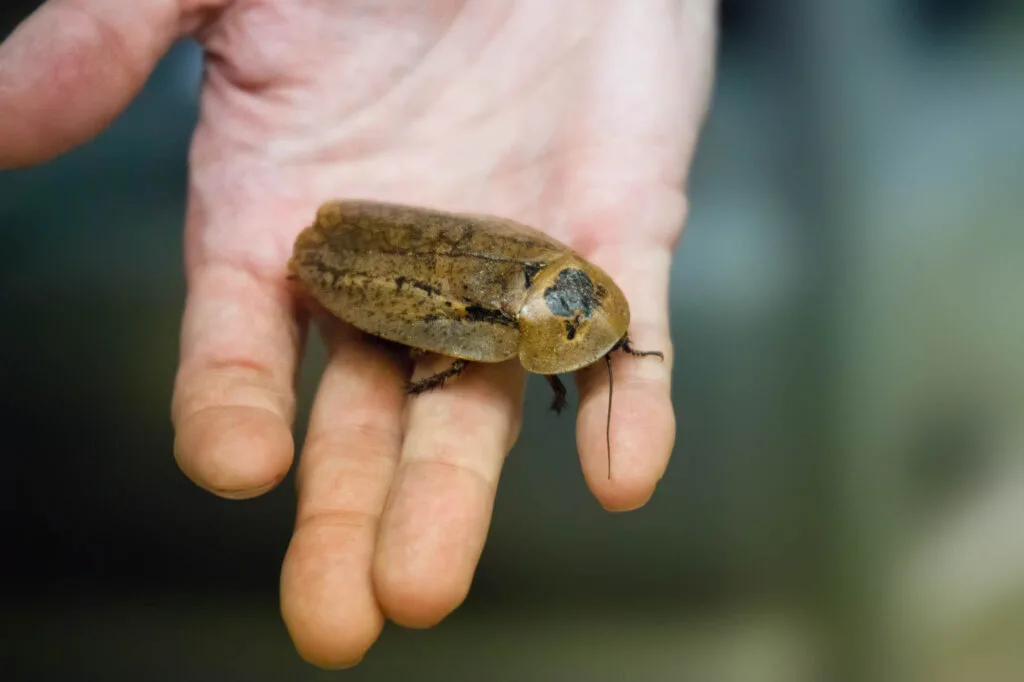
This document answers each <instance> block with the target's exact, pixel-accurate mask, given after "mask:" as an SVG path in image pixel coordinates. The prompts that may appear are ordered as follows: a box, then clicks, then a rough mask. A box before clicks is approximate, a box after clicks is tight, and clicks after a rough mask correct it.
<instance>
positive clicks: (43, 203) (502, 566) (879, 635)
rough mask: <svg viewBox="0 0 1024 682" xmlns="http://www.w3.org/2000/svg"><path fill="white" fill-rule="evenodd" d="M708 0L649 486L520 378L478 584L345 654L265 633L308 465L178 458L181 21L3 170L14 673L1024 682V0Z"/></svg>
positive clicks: (2, 301) (6, 593)
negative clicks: (615, 499)
mask: <svg viewBox="0 0 1024 682" xmlns="http://www.w3.org/2000/svg"><path fill="white" fill-rule="evenodd" d="M35 4H36V3H32V2H17V1H12V0H8V1H7V2H6V3H5V4H4V6H3V9H0V17H2V18H3V22H4V29H5V34H6V32H8V31H10V30H11V29H13V27H14V26H15V24H16V23H17V22H18V21H19V20H20V19H21V18H23V17H24V16H25V15H26V14H27V13H28V12H29V11H30V10H31V9H32V8H33V6H34V5H35ZM721 21H722V27H723V35H722V41H721V44H720V46H719V71H718V76H717V82H716V88H715V92H714V100H713V103H712V110H711V114H710V118H709V120H708V123H707V125H706V127H705V131H704V135H703V137H702V141H701V145H700V150H699V153H698V157H697V160H696V163H695V167H694V172H693V179H692V184H691V189H690V198H691V202H692V208H691V210H692V213H691V217H690V220H689V223H688V226H687V229H686V232H685V234H684V237H683V239H682V241H681V243H680V247H679V251H678V257H677V259H676V262H675V269H674V274H673V279H672V286H673V292H672V303H673V316H674V317H673V329H674V332H673V333H674V340H675V344H676V353H677V364H676V370H675V388H674V399H675V402H676V406H677V412H676V414H677V418H678V423H679V435H678V441H677V442H678V445H677V448H676V453H675V456H674V460H673V462H672V464H671V466H670V468H669V471H668V474H667V476H666V477H665V479H664V481H663V483H662V485H661V487H660V488H659V490H658V492H657V494H656V495H655V497H654V498H653V500H652V501H651V502H650V503H649V504H648V505H647V506H646V507H645V508H644V509H642V510H640V511H637V512H633V513H630V514H620V515H613V514H608V513H606V512H603V511H602V510H601V509H600V508H599V507H598V505H597V504H596V502H595V501H594V500H593V498H592V496H591V495H590V493H589V492H588V491H587V490H586V488H585V485H584V482H583V479H582V475H581V474H580V471H579V465H578V463H577V459H576V454H575V446H574V440H573V438H574V433H573V428H572V423H571V420H569V421H566V420H565V419H561V420H559V419H557V418H556V417H555V416H553V415H551V414H550V413H548V412H547V411H546V406H547V401H548V398H547V394H546V390H547V387H546V386H545V385H544V384H543V381H541V382H534V383H532V384H531V386H530V390H529V394H528V404H527V413H526V417H525V419H526V421H525V428H524V432H523V435H522V437H521V439H520V441H519V443H518V445H517V446H516V449H515V451H514V452H513V454H512V456H511V457H510V459H509V461H508V465H507V468H506V473H505V475H504V479H503V481H502V486H501V489H500V491H499V495H498V501H497V506H496V509H495V513H494V523H493V528H492V532H491V535H490V537H489V540H488V544H487V547H486V550H485V552H484V555H483V559H482V562H481V565H480V570H479V572H478V574H477V577H476V581H475V583H474V585H473V588H472V591H471V593H470V596H469V598H468V600H467V602H466V603H465V605H464V606H463V607H462V608H461V609H459V610H458V611H457V612H456V613H455V614H454V615H453V616H452V617H451V618H449V619H448V620H446V621H445V622H444V623H443V624H441V625H440V626H439V627H437V628H435V629H432V630H429V631H406V630H402V629H399V628H393V627H389V628H388V629H387V630H386V631H385V633H384V635H383V636H382V638H381V640H380V641H379V643H378V644H377V645H376V646H375V647H374V648H373V649H372V650H371V652H370V654H369V655H368V657H367V658H366V659H365V661H364V662H363V663H362V664H361V665H360V666H359V667H357V668H355V669H352V670H349V671H345V672H341V673H326V672H322V671H318V670H316V669H314V668H312V667H310V666H308V665H306V664H304V663H303V662H302V661H301V660H300V659H299V658H298V657H297V656H296V654H295V653H294V650H293V649H292V646H291V643H290V642H289V640H288V637H287V634H286V632H285V629H284V627H283V625H282V624H281V622H280V617H279V613H278V603H277V587H278V584H277V580H278V571H279V568H280V563H281V558H282V556H283V553H284V550H285V548H286V546H287V542H288V539H289V533H290V530H291V524H292V521H293V514H294V503H295V500H294V492H293V488H292V485H291V482H290V481H287V482H286V483H285V484H284V485H282V486H280V487H279V488H278V489H277V490H275V491H273V492H272V493H270V494H268V495H265V496H264V497H261V498H259V499H256V500H251V501H246V502H228V501H224V500H220V499H217V498H215V497H213V496H212V495H209V494H207V493H204V492H202V491H200V490H199V489H197V488H196V487H194V486H193V485H192V484H191V483H190V482H189V481H187V480H186V479H185V477H184V476H183V475H182V474H181V473H180V472H179V471H178V470H177V468H176V467H175V464H174V461H173V458H172V454H171V443H172V432H171V429H170V422H169V400H170V391H171V382H172V378H173V374H174V371H175V362H176V357H177V340H178V325H179V318H180V313H181V309H182V302H183V296H184V288H183V283H182V275H181V223H182V218H183V210H184V192H185V177H186V166H185V161H186V151H187V146H188V143H189V136H190V133H191V128H192V126H193V123H194V120H195V114H196V92H197V87H198V83H199V77H200V72H199V70H200V68H201V54H200V53H199V51H198V49H197V48H196V46H195V45H194V44H191V43H183V44H181V45H179V46H177V47H176V48H175V49H174V50H173V52H172V53H171V54H169V55H168V56H167V58H166V59H165V60H164V62H163V63H162V64H161V66H160V67H159V69H158V70H157V72H156V73H155V74H154V75H153V77H152V79H151V81H150V83H149V84H148V86H147V87H146V89H145V91H144V92H143V93H142V94H141V95H140V96H139V98H138V99H137V101H136V102H135V103H134V104H133V105H132V106H131V108H130V109H129V110H128V111H127V112H126V113H125V114H124V115H123V116H121V117H120V119H119V120H118V121H117V123H116V124H115V125H114V126H113V127H112V128H111V129H110V130H109V131H107V132H106V133H104V134H103V135H102V136H101V137H100V138H98V139H97V140H96V141H94V142H92V143H90V144H87V145H85V146H84V147H82V148H80V149H78V150H76V151H74V152H73V153H70V154H67V155H66V156H64V157H62V158H60V159H58V160H56V161H54V162H52V163H49V164H46V165H44V166H42V167H39V168H34V169H31V170H25V171H18V172H4V173H3V174H2V175H0V235H2V239H3V245H4V246H3V248H2V249H0V259H2V265H0V296H2V298H0V306H2V307H0V313H2V334H0V380H2V384H0V385H2V387H3V390H2V393H0V410H2V411H0V418H2V422H0V425H2V427H3V443H4V454H5V457H4V465H5V469H4V472H3V473H2V474H0V532H2V538H3V546H4V551H3V555H4V557H5V558H4V559H3V560H2V561H0V577H2V590H0V613H2V614H3V617H2V620H0V679H2V680H21V679H25V680H28V679H32V680H43V679H66V678H68V677H70V676H82V677H84V678H85V679H104V680H106V679H120V678H132V679H166V680H178V679H182V680H184V679H211V680H212V679H250V680H271V679H289V680H305V679H310V680H312V679H328V678H337V677H340V678H342V679H350V680H399V679H438V680H442V679H443V680H562V679H573V678H575V677H579V678H585V679H588V680H634V679H636V680H696V681H699V682H775V681H776V680H778V681H780V682H783V681H784V682H803V681H805V680H806V681H811V680H815V681H817V680H844V679H846V680H872V681H874V680H882V679H894V680H901V681H908V682H909V681H915V682H916V681H920V682H947V681H949V682H952V681H957V682H960V681H965V682H968V681H969V682H997V681H998V682H1003V681H1006V682H1011V681H1012V682H1019V681H1020V680H1024V362H1022V358H1024V226H1022V223H1024V220H1022V217H1024V199H1022V195H1024V7H1022V6H1021V3H1015V2H1012V1H1010V0H1007V1H1006V2H999V1H997V0H988V1H980V0H975V1H971V0H835V1H833V2H821V1H820V0H776V2H772V3H762V2H758V1H757V0H732V1H729V0H726V1H725V2H723V3H722V6H721ZM2 127H3V122H2V121H0V134H2ZM322 359H323V356H322V353H321V351H320V349H319V347H317V346H316V345H313V346H311V349H310V355H309V358H308V360H307V363H306V370H305V373H304V379H303V402H302V407H303V412H302V413H301V414H300V418H299V423H300V424H301V423H302V422H303V419H304V415H305V410H306V409H307V408H308V405H309V400H310V394H311V391H312V389H313V387H314V384H315V380H316V371H317V368H318V367H319V366H320V363H321V362H322ZM570 397H573V396H572V395H571V396H570ZM302 436H303V434H302V432H301V431H300V432H299V433H297V438H299V439H300V440H301V438H302Z"/></svg>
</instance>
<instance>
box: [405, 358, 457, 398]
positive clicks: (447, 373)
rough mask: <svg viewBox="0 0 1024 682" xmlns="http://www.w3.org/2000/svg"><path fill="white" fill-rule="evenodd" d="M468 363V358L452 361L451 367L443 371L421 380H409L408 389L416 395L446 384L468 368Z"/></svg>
mask: <svg viewBox="0 0 1024 682" xmlns="http://www.w3.org/2000/svg"><path fill="white" fill-rule="evenodd" d="M468 364H469V362H468V361H466V360H456V361H455V362H453V363H452V365H451V367H449V368H448V369H446V370H444V371H442V372H438V373H437V374H433V375H431V376H429V377H427V378H425V379H420V380H419V381H412V382H409V384H408V385H407V386H406V389H407V391H408V392H409V393H410V394H412V395H416V394H418V393H423V392H424V391H429V390H431V389H433V388H437V387H438V386H442V385H444V382H446V381H448V380H449V379H451V378H452V377H455V376H458V375H459V374H461V373H462V370H464V369H466V365H468Z"/></svg>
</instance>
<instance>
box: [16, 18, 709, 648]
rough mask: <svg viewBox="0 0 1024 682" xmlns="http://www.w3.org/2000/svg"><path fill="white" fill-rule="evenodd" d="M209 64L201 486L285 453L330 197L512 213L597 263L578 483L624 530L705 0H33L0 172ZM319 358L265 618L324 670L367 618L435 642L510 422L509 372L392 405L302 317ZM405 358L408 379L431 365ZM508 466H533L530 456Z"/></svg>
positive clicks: (200, 241)
mask: <svg viewBox="0 0 1024 682" xmlns="http://www.w3.org/2000/svg"><path fill="white" fill-rule="evenodd" d="M186 35H194V36H195V37H196V38H197V39H198V40H199V41H200V42H201V43H202V45H203V46H204V48H205V49H206V53H207V62H206V68H207V71H206V75H205V80H204V84H203V91H202V100H201V107H202V108H201V114H200V121H199V125H198V127H197V129H196V132H195V137H194V140H193V144H192V147H191V151H190V182H189V195H188V213H187V224H186V226H185V229H186V253H185V265H186V277H187V283H188V297H187V302H186V308H185V313H184V319H183V322H182V331H181V357H180V364H179V370H178V375H177V380H176V384H175V390H174V396H173V404H172V418H173V422H174V427H175V447H174V452H175V457H176V458H177V461H178V464H179V466H180V467H181V469H182V471H184V472H185V474H186V475H188V476H189V477H190V478H191V479H192V480H193V481H195V482H196V484H198V485H200V486H202V487H203V488H205V489H207V490H209V491H211V492H213V493H215V494H217V495H220V496H223V497H227V498H232V499H244V498H251V497H254V496H257V495H260V494H262V493H264V492H266V491H268V490H270V489H272V488H273V487H274V486H276V485H277V484H278V483H279V482H280V481H281V480H282V479H283V478H284V477H285V475H286V474H287V472H288V471H289V469H290V468H291V466H292V463H293V458H294V456H295V454H296V452H295V447H294V441H293V436H292V427H293V422H294V419H295V388H296V387H295V376H296V372H297V368H298V366H299V363H300V361H301V352H302V348H303V346H304V339H305V334H306V329H307V326H308V325H309V322H310V317H309V315H307V314H306V312H305V309H304V308H303V307H302V306H301V305H300V304H299V301H298V300H297V299H296V298H295V297H294V296H293V295H292V293H291V290H290V289H289V287H288V282H287V280H286V274H287V273H286V271H285V263H286V261H287V259H288V256H289V255H290V252H291V246H292V241H293V239H294V238H295V235H296V234H297V233H298V231H299V230H300V229H301V228H302V227H303V226H305V225H307V224H308V223H309V222H310V220H311V219H312V217H313V216H314V214H315V211H316V207H317V206H318V205H319V204H320V203H321V202H323V201H326V200H328V199H332V198H372V199H379V200H386V201H395V202H400V203H412V204H416V203H425V204H429V205H432V206H435V207H438V208H442V209H448V210H458V211H471V212H481V213H492V214H498V215H502V216H507V217H509V218H513V219H516V220H519V221H522V222H525V223H528V224H531V225H535V226H537V227H538V228H540V229H543V230H545V231H548V232H549V233H551V234H552V235H554V236H556V237H557V238H559V239H562V240H563V241H565V242H567V243H569V244H570V245H572V246H573V247H574V248H576V249H577V250H579V251H580V252H581V253H582V254H583V255H584V256H585V257H586V258H588V259H589V260H591V261H593V262H594V263H597V264H598V265H599V266H601V267H602V268H604V269H605V270H606V271H607V272H608V273H609V274H611V276H612V277H613V278H614V279H615V280H616V281H617V282H618V283H619V284H620V286H621V287H622V289H623V291H624V293H625V294H626V296H627V298H628V300H629V302H630V305H631V309H632V323H631V325H630V336H631V338H632V340H633V342H634V345H635V346H636V347H637V348H641V349H645V350H648V349H649V350H661V351H663V352H664V353H665V361H664V362H659V361H658V360H656V359H652V358H644V359H638V358H630V357H628V356H625V355H621V354H617V355H616V357H615V359H614V369H615V401H614V412H613V416H612V423H613V430H612V442H611V446H612V452H613V458H612V465H613V469H612V477H611V478H610V479H609V478H608V472H607V468H606V467H607V453H606V446H605V431H604V429H605V417H606V415H605V410H606V408H607V405H608V396H607V386H608V381H607V377H606V374H605V368H604V363H603V362H599V363H598V364H596V365H595V366H594V367H593V368H591V369H588V370H585V371H583V372H581V373H579V374H578V375H577V376H576V380H577V382H578V385H579V388H580V396H581V397H580V405H579V412H578V416H577V426H576V436H577V442H578V444H579V446H578V450H579V458H580V462H581V465H582V468H583V472H584V474H585V477H586V481H587V484H588V485H589V486H590V488H591V490H592V491H593V494H594V495H595V497H596V498H597V500H598V501H599V502H600V504H601V505H602V506H604V507H605V508H606V509H609V510H615V511H624V510H630V509H635V508H637V507H640V506H642V505H643V504H644V503H645V502H646V501H647V500H648V499H649V498H650V497H651V495H652V494H653V492H654V489H655V487H656V485H657V482H658V480H659V479H660V478H661V476H662V474H663V472H664V470H665V467H666V465H667V463H668V460H669V456H670V454H671V452H672V449H673V446H674V443H675V433H676V429H675V416H674V413H673V409H672V403H671V400H670V393H669V383H670V373H671V369H672V352H671V351H672V346H671V341H670V338H669V325H668V275H669V266H670V262H671V256H672V252H673V249H674V246H675V243H676V241H677V239H678V237H679V234H680V231H681V230H682V227H683V223H684V218H685V213H686V205H687V202H686V194H685V185H686V176H687V169H688V167H689V164H690V160H691V158H692V155H693V151H694V147H695V144H696V141H697V136H698V133H699V130H700V127H701V123H702V121H703V118H704V115H705V110H706V106H707V101H708V96H709V90H710V85H711V81H712V70H713V62H714V42H715V3H714V2H713V0H689V1H686V0H677V1H672V0H663V1H655V0H559V2H551V0H513V1H508V0H505V1H503V2H496V1H495V0H462V1H459V0H392V1H388V0H350V1H348V2H340V1H339V2H332V1H329V0H308V1H306V2H299V1H298V0H133V2H124V1H123V0H50V1H49V2H47V3H46V4H44V5H43V6H42V7H41V8H40V9H38V10H37V11H36V12H35V13H34V14H33V15H32V16H31V17H29V18H28V19H27V20H26V21H25V22H24V23H23V24H22V25H21V26H20V27H19V28H18V29H17V30H16V31H15V32H14V33H13V34H12V35H11V36H10V37H9V38H8V39H7V40H6V42H4V43H3V45H2V46H0V120H2V121H4V125H3V134H2V135H0V166H2V167H3V168H19V167H24V166H28V165H32V164H38V163H42V162H44V161H47V160H48V159H51V158H53V157H54V156H56V155H59V154H61V153H63V152H65V151H67V150H69V149H72V148H74V147H75V146H77V145H78V144H81V143H82V142H85V141H86V140H88V139H90V138H91V137H93V136H94V135H96V134H97V133H98V132H100V131H101V130H102V129H104V128H105V127H106V126H107V125H108V124H109V123H110V122H111V121H112V119H113V118H114V117H115V116H116V115H117V114H118V113H120V112H121V111H122V110H123V108H124V107H125V106H126V105H127V104H128V103H129V101H130V100H131V99H132V97H134V95H135V94H136V93H137V92H138V89H139V88H140V87H141V85H142V84H143V82H144V81H145V79H146V77H147V76H148V75H149V73H150V72H151V70H152V68H153V67H154V65H155V64H156V62H157V61H158V60H159V59H160V57H161V56H162V55H163V54H164V53H165V52H166V50H167V49H168V47H169V46H170V45H171V43H172V41H174V40H175V39H177V38H180V37H183V36H186ZM315 321H316V323H317V326H318V327H319V329H320V330H321V331H322V333H323V337H324V339H325V341H326V343H327V345H328V348H329V349H330V359H329V362H328V365H327V367H326V369H325V371H324V374H323V376H322V379H321V382H320V384H319V387H318V389H317V393H316V399H315V402H314V405H313V408H312V412H311V415H310V421H309V425H308V435H307V438H306V440H305V442H304V443H302V444H301V456H300V457H299V463H298V470H297V472H296V481H297V485H298V499H299V506H298V511H297V518H296V524H295V531H294V535H293V538H292V541H291V544H290V546H289V548H288V551H287V555H286V557H285V560H284V566H283V569H282V574H281V610H282V614H283V618H284V620H285V623H286V624H287V626H288V629H289V631H290V633H291V636H292V638H293V641H294V642H295V645H296V648H297V649H298V651H299V653H300V654H301V655H302V656H303V657H304V658H305V659H306V660H308V661H310V662H311V663H314V664H316V665H319V666H322V667H344V666H348V665H352V664H354V663H356V662H357V661H359V660H360V658H362V656H363V655H364V654H365V653H366V651H367V650H368V648H369V647H370V646H371V645H372V644H373V642H374V641H375V640H376V638H377V637H378V635H379V633H380V630H381V627H382V626H383V624H384V622H385V619H392V620H393V621H395V622H397V623H399V624H402V625H406V626H411V627H428V626H431V625H434V624H436V623H438V622H439V621H440V620H442V619H443V618H444V617H445V616H446V615H447V614H449V613H450V612H451V611H452V610H453V609H455V608H456V607H457V606H458V605H459V604H460V603H461V602H462V600H463V599H464V598H465V597H466V594H467V591H468V587H469V584H470V580H471V578H472V574H473V571H474V570H475V567H476V564H477V560H478V559H479V556H480V553H481V551H482V549H483V546H484V541H485V537H486V534H487V529H488V525H489V522H490V517H491V509H492V504H493V501H494V496H495V490H496V486H497V484H498V478H499V473H500V470H501V467H502V463H503V461H504V459H505V457H506V455H507V454H508V452H509V450H510V449H511V447H512V445H513V443H514V442H515V440H516V437H517V435H518V433H519V429H520V426H521V407H522V399H523V387H524V380H525V375H524V373H523V372H522V370H521V369H520V368H519V367H518V365H517V364H516V363H515V362H511V363H505V364H502V365H472V366H471V367H470V368H469V369H468V370H467V371H466V372H465V373H464V374H463V375H462V376H461V377H459V378H458V379H456V380H454V381H452V382H451V383H449V384H448V385H447V386H446V387H444V388H443V389H441V390H435V391H432V392H430V393H427V394H423V395H420V396H416V397H413V398H407V396H406V395H405V393H404V388H403V383H404V380H405V379H406V378H407V377H406V376H405V375H403V373H402V368H401V364H400V363H398V362H397V361H395V360H394V359H393V358H392V357H391V356H389V355H388V354H387V353H386V352H384V351H383V350H381V349H380V348H378V347H376V346H374V345H373V344H370V343H366V342H365V341H364V340H362V339H361V338H360V336H359V335H358V334H357V333H356V332H354V330H352V329H351V328H349V327H346V326H344V325H342V324H340V323H338V322H336V321H331V320H328V319H326V318H321V317H319V316H317V317H316V320H315ZM444 364H445V363H444V361H443V360H441V359H438V358H428V359H421V360H420V362H419V365H418V366H417V369H416V376H417V377H420V376H424V375H426V374H428V373H430V372H431V371H434V370H436V369H438V368H439V367H443V366H444ZM520 456H526V457H528V456H530V453H528V452H523V453H521V454H520Z"/></svg>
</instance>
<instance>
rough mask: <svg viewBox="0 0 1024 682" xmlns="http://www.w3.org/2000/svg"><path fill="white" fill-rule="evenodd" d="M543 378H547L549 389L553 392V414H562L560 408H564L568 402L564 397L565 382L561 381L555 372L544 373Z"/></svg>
mask: <svg viewBox="0 0 1024 682" xmlns="http://www.w3.org/2000/svg"><path fill="white" fill-rule="evenodd" d="M544 378H545V379H547V380H548V383H549V384H550V385H551V390H552V391H553V392H554V394H555V398H554V400H552V401H551V409H552V410H554V411H555V414H562V410H564V409H565V406H566V404H567V402H568V401H566V399H565V394H566V390H565V384H563V383H562V381H561V379H559V378H558V375H556V374H545V375H544Z"/></svg>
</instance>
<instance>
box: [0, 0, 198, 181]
mask: <svg viewBox="0 0 1024 682" xmlns="http://www.w3.org/2000/svg"><path fill="white" fill-rule="evenodd" d="M181 20H182V11H181V5H180V2H179V1H178V0H132V1H131V2H124V1H123V0H49V2H46V3H44V4H43V5H42V6H41V7H39V8H38V9H37V10H36V11H35V12H33V13H32V14H31V15H30V16H29V17H28V18H27V19H25V20H24V21H23V22H22V23H21V24H20V25H19V26H18V27H17V28H16V29H15V31H14V33H12V34H11V35H10V37H9V38H8V39H7V40H5V41H4V42H3V44H2V45H0V121H3V127H2V133H0V168H17V167H22V166H27V165H31V164H36V163H41V162H43V161H47V160H49V159H50V158H52V157H54V156H56V155H58V154H61V153H63V152H65V151H68V150H70V149H72V148H73V147H76V146H77V145H79V144H81V143H83V142H85V141H87V140H89V139H90V138H92V137H93V136H95V135H96V134H98V133H99V132H100V131H102V130H103V129H104V128H106V127H107V126H108V125H109V124H110V123H111V121H113V120H114V118H115V117H116V116H117V115H118V114H120V113H121V111H123V110H124V108H125V107H127V106H128V104H129V103H130V102H131V100H132V99H133V98H134V97H135V95H136V93H137V92H138V91H139V89H140V88H141V87H142V85H143V84H144V83H145V82H146V79H147V78H148V77H149V74H150V73H151V72H152V70H153V68H154V67H155V66H156V63H157V61H159V59H160V58H161V57H162V56H163V54H164V53H165V52H166V51H167V50H168V48H169V47H170V46H171V43H172V42H174V40H175V39H177V38H178V37H179V35H181V32H182V28H181V27H182V21H181Z"/></svg>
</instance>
